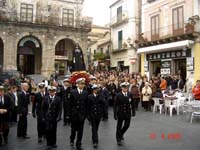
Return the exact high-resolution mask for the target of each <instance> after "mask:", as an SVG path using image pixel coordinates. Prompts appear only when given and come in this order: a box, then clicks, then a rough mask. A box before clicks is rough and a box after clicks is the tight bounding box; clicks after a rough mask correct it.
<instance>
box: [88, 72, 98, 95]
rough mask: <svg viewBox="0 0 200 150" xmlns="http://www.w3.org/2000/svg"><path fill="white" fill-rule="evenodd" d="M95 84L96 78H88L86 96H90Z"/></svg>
mask: <svg viewBox="0 0 200 150" xmlns="http://www.w3.org/2000/svg"><path fill="white" fill-rule="evenodd" d="M94 84H97V78H96V77H95V76H90V83H89V84H88V86H87V91H88V94H92V86H93V85H94Z"/></svg>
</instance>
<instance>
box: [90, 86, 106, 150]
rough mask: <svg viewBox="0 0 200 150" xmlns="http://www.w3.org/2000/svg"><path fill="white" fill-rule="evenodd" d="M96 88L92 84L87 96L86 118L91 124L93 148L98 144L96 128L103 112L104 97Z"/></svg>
mask: <svg viewBox="0 0 200 150" xmlns="http://www.w3.org/2000/svg"><path fill="white" fill-rule="evenodd" d="M98 90H99V87H98V86H97V85H96V84H94V85H93V86H92V94H90V95H89V96H88V120H89V121H90V122H91V125H92V141H93V147H94V148H97V146H98V129H99V124H100V121H101V118H102V117H103V114H104V98H103V97H102V96H101V95H99V91H98Z"/></svg>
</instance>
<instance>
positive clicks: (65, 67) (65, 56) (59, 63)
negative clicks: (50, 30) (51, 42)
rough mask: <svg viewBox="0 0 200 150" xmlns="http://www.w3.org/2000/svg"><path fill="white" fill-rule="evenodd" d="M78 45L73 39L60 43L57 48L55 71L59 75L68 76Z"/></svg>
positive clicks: (63, 40)
mask: <svg viewBox="0 0 200 150" xmlns="http://www.w3.org/2000/svg"><path fill="white" fill-rule="evenodd" d="M75 47H76V43H75V42H74V41H73V40H71V39H68V38H66V39H62V40H60V41H58V43H57V44H56V47H55V56H56V58H55V70H56V72H57V73H58V75H64V74H67V73H68V71H69V70H70V66H71V64H72V53H73V50H74V49H75Z"/></svg>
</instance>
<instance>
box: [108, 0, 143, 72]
mask: <svg viewBox="0 0 200 150" xmlns="http://www.w3.org/2000/svg"><path fill="white" fill-rule="evenodd" d="M140 16H141V0H116V1H115V2H114V3H113V4H112V5H110V27H111V42H112V48H111V49H112V51H111V53H110V58H111V69H117V70H118V71H123V70H128V71H129V72H138V71H139V58H140V57H139V55H138V54H137V47H136V45H135V43H134V41H135V40H136V39H137V38H138V35H139V33H140V19H141V18H140Z"/></svg>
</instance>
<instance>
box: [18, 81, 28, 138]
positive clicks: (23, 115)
mask: <svg viewBox="0 0 200 150" xmlns="http://www.w3.org/2000/svg"><path fill="white" fill-rule="evenodd" d="M21 89H22V91H21V92H20V93H19V97H18V98H19V99H18V114H19V121H18V126H17V137H19V138H20V137H22V138H24V139H29V138H30V137H28V136H27V115H28V104H29V93H28V89H29V85H28V83H26V82H24V83H22V84H21Z"/></svg>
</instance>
